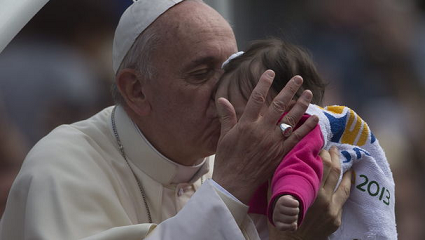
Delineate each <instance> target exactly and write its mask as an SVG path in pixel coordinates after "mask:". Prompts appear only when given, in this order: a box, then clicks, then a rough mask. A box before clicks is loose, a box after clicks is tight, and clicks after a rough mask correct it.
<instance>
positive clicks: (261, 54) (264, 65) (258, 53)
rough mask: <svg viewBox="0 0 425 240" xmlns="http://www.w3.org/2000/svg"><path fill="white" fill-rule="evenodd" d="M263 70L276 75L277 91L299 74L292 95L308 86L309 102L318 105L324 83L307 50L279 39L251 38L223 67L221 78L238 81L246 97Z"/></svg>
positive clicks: (275, 85) (274, 86)
mask: <svg viewBox="0 0 425 240" xmlns="http://www.w3.org/2000/svg"><path fill="white" fill-rule="evenodd" d="M267 69H271V70H273V71H274V72H275V74H276V75H275V78H274V81H273V84H272V89H273V90H274V91H275V92H276V93H279V92H280V91H281V90H282V88H283V87H284V86H285V85H286V83H287V82H288V81H289V80H290V79H291V78H292V77H293V76H295V75H300V76H301V77H302V78H303V79H304V82H303V85H302V87H301V88H300V89H299V90H298V92H297V94H296V95H295V97H296V98H298V97H299V96H300V94H301V93H302V92H303V91H304V90H307V89H309V90H311V91H312V93H313V99H312V103H314V104H317V105H321V103H322V100H323V95H324V91H325V86H326V84H325V83H324V82H323V80H322V78H321V77H320V76H319V74H318V72H317V70H316V67H315V65H314V63H313V61H312V59H311V57H310V55H309V53H308V52H307V51H306V50H304V49H302V48H301V47H298V46H296V45H294V44H292V43H289V42H287V41H283V40H280V39H276V38H271V39H266V40H257V41H254V42H253V43H252V44H251V45H250V47H249V48H248V49H247V50H246V52H245V53H244V54H242V55H240V56H239V57H236V58H234V59H232V60H231V61H230V62H229V63H227V64H226V65H225V66H224V74H223V76H222V78H223V77H231V78H232V81H238V85H239V88H240V90H241V92H242V94H243V95H244V97H245V98H246V100H247V99H248V97H249V95H250V92H251V91H252V90H253V89H254V87H255V86H256V84H257V82H258V80H259V78H260V76H261V74H262V73H263V72H264V71H265V70H267ZM246 80H248V82H246ZM243 81H245V82H243ZM247 88H248V91H247Z"/></svg>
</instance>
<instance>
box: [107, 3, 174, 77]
mask: <svg viewBox="0 0 425 240" xmlns="http://www.w3.org/2000/svg"><path fill="white" fill-rule="evenodd" d="M181 1H182V0H139V1H137V2H134V3H133V4H132V5H131V6H130V7H128V8H127V10H125V12H124V13H123V15H122V16H121V19H120V21H119V23H118V26H117V29H116V30H115V37H114V43H113V49H112V65H113V69H114V72H115V73H117V71H118V68H119V67H120V65H121V62H122V60H123V59H124V57H125V55H127V52H128V50H130V48H131V46H132V45H133V43H134V41H135V40H136V38H137V37H138V36H139V35H140V34H141V33H142V32H143V31H144V30H145V29H146V28H148V27H149V26H150V25H151V24H152V23H153V22H154V21H155V20H156V19H157V18H158V17H159V16H161V15H162V14H163V13H164V12H166V11H167V10H168V9H170V8H171V7H173V6H174V5H176V4H177V3H179V2H181Z"/></svg>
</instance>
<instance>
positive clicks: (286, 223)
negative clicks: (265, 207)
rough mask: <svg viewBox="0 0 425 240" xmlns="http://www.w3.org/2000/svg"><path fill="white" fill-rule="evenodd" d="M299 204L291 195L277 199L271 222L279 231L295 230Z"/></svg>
mask: <svg viewBox="0 0 425 240" xmlns="http://www.w3.org/2000/svg"><path fill="white" fill-rule="evenodd" d="M299 213H300V209H299V202H298V200H296V199H295V198H294V197H293V196H291V195H283V196H281V197H279V199H278V200H277V201H276V204H275V206H274V209H273V222H274V224H275V226H276V228H277V229H278V230H280V231H295V230H297V228H298V226H297V221H298V214H299Z"/></svg>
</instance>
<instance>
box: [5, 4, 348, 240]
mask: <svg viewBox="0 0 425 240" xmlns="http://www.w3.org/2000/svg"><path fill="white" fill-rule="evenodd" d="M113 51H114V52H113V56H114V70H115V72H116V92H115V95H117V98H118V101H119V104H118V105H117V106H115V107H110V108H107V109H105V110H103V111H101V112H100V113H98V114H96V115H95V116H93V117H92V118H90V119H88V120H85V121H82V122H78V123H75V124H71V125H64V126H60V127H58V128H57V129H55V130H54V131H52V132H51V133H50V134H49V135H48V136H46V137H45V138H44V139H42V140H41V141H40V142H39V143H38V144H37V145H36V146H35V147H34V148H33V149H32V151H31V152H30V153H29V154H28V156H27V158H26V160H25V162H24V164H23V166H22V169H21V172H20V173H19V175H18V177H17V179H16V181H15V183H14V185H13V187H12V190H11V193H10V198H9V200H8V203H7V207H6V211H5V214H4V216H3V219H2V222H1V226H0V238H1V239H144V238H146V239H260V238H268V237H269V231H268V229H267V225H266V222H265V220H264V218H263V219H261V217H258V216H249V215H248V213H247V210H248V209H247V206H246V204H247V203H248V201H249V199H250V197H251V196H252V194H253V192H254V191H255V190H256V188H257V187H258V186H259V185H260V184H261V183H263V182H265V181H267V179H269V178H270V177H271V175H272V173H273V171H274V169H275V168H276V166H277V164H278V163H279V161H280V160H281V158H282V156H284V155H285V154H286V153H287V152H288V151H289V150H290V149H291V148H292V147H293V146H294V145H295V144H296V143H297V142H298V140H299V139H300V138H301V137H303V136H304V135H305V134H307V133H308V132H309V131H310V130H311V129H312V128H313V127H314V126H315V125H316V124H317V118H316V117H311V118H310V119H309V120H308V121H307V122H306V123H305V124H303V125H302V126H301V127H300V128H299V129H297V130H296V131H295V132H294V133H293V134H292V135H291V136H290V137H288V138H284V137H283V135H282V133H281V131H280V129H279V128H278V127H277V126H276V122H277V121H278V119H279V117H280V116H281V114H282V113H283V112H284V111H285V110H287V106H288V105H289V102H290V101H291V99H292V97H293V95H294V93H295V92H296V91H297V89H298V88H299V87H300V85H301V83H302V79H301V78H299V77H298V78H294V79H293V80H291V81H290V82H289V84H288V85H287V86H286V87H285V89H284V90H282V92H281V93H280V94H279V95H278V96H277V97H276V98H275V100H274V104H272V105H271V107H270V108H269V109H268V111H267V113H266V114H265V115H260V114H259V112H260V109H261V108H264V107H265V105H264V99H265V96H266V95H267V91H268V88H269V87H270V85H271V82H272V80H273V77H274V73H273V72H272V71H266V72H265V73H264V74H263V76H262V77H261V79H260V81H259V84H258V86H257V87H256V89H255V90H254V92H253V94H252V96H251V98H250V100H249V103H248V105H247V107H246V110H245V112H244V114H243V116H242V117H241V118H240V120H239V122H237V121H236V116H235V112H234V109H233V107H232V105H231V104H230V103H229V102H228V101H227V100H226V99H218V100H217V102H215V101H214V88H215V85H216V82H217V80H218V78H219V77H220V74H221V64H222V62H223V61H225V60H226V59H227V58H228V57H229V56H230V55H231V54H233V53H234V52H236V51H237V47H236V41H235V37H234V34H233V31H232V29H231V28H230V26H229V24H228V23H227V22H226V21H225V20H224V19H223V18H222V17H221V16H220V15H219V14H218V13H217V12H215V11H214V10H213V9H211V8H210V7H208V6H207V5H205V4H204V3H202V2H200V1H194V0H186V1H179V0H156V1H152V0H145V1H142V0H141V1H137V2H135V3H134V4H133V5H132V6H130V8H129V9H127V11H126V12H125V13H124V14H123V16H122V18H121V20H120V23H119V25H118V27H117V30H116V34H115V40H114V49H113ZM311 97H312V96H311V92H309V91H306V92H304V93H303V95H302V96H301V97H300V98H299V100H298V101H297V103H296V104H295V105H294V106H293V107H292V108H291V110H290V111H289V113H288V115H286V117H285V118H284V119H283V122H286V123H288V124H292V125H294V124H295V123H296V122H298V120H299V118H300V117H301V115H302V114H303V113H304V111H305V110H306V108H307V105H308V103H309V102H310V99H311ZM217 109H218V110H217ZM220 122H221V128H220ZM220 129H221V132H220ZM214 153H216V157H215V162H214V159H213V158H212V157H208V156H210V155H211V154H214ZM332 155H333V156H332V158H331V157H330V156H329V154H327V155H326V153H324V154H323V157H324V161H325V160H326V161H325V162H326V163H329V164H330V163H331V161H333V162H334V163H335V162H338V157H337V156H335V153H333V154H332ZM334 165H335V164H334ZM336 165H337V164H336ZM213 167H214V173H213V172H212V168H213ZM326 169H328V170H327V171H325V173H329V174H326V175H329V177H326V176H325V179H328V180H327V182H330V184H326V185H324V187H323V189H327V191H322V192H321V194H319V195H320V200H318V202H319V203H318V204H319V207H317V208H312V209H313V210H312V215H311V216H310V217H307V218H306V220H305V224H304V225H305V226H304V231H303V232H300V233H294V234H298V235H297V237H300V236H302V237H304V238H305V239H307V238H308V236H314V237H318V236H319V235H315V234H317V233H320V234H322V235H323V234H329V233H330V232H327V230H328V229H332V227H333V225H334V224H333V223H332V222H331V223H329V224H327V221H338V220H339V219H340V209H341V206H342V204H343V203H344V202H345V200H346V196H345V195H344V194H341V191H337V192H336V193H335V194H334V193H333V188H334V187H335V184H336V181H337V179H338V176H339V170H338V169H336V171H329V169H330V168H326ZM335 173H337V174H335ZM342 186H343V187H344V188H343V190H346V189H347V188H348V189H349V186H350V180H349V177H345V178H344V180H343V182H342ZM342 192H344V193H345V191H342ZM189 199H190V200H189ZM320 204H321V205H320ZM325 205H326V206H328V208H327V209H330V210H329V211H325V210H323V212H320V211H319V212H316V213H315V211H316V210H318V209H320V208H321V207H322V206H325ZM323 213H325V214H323ZM326 214H331V215H332V214H333V215H334V217H333V218H328V217H327V216H328V215H326ZM320 217H322V218H320ZM329 226H331V227H329ZM302 230H303V229H300V231H302ZM333 230H335V229H333ZM305 234H307V235H305ZM308 234H310V235H308ZM277 235H279V234H277ZM279 237H284V236H279ZM287 237H291V236H287Z"/></svg>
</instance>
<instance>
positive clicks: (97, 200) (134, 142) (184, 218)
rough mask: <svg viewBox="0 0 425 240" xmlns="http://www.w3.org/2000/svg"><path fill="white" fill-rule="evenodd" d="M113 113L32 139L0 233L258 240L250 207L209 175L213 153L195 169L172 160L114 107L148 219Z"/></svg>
mask: <svg viewBox="0 0 425 240" xmlns="http://www.w3.org/2000/svg"><path fill="white" fill-rule="evenodd" d="M111 112H112V107H110V108H106V109H105V110H103V111H101V112H100V113H98V114H96V115H95V116H93V117H92V118H90V119H88V120H85V121H81V122H78V123H75V124H72V125H62V126H60V127H58V128H56V129H55V130H53V131H52V132H51V133H50V134H49V135H47V136H46V137H45V138H43V139H42V140H40V142H38V143H37V144H36V145H35V147H34V148H33V149H32V150H31V151H30V153H29V154H28V156H27V158H26V159H25V161H24V164H23V166H22V169H21V171H20V173H19V175H18V177H17V178H16V180H15V182H14V184H13V186H12V188H11V192H10V195H9V199H8V202H7V206H6V210H5V213H4V215H3V218H2V220H1V223H0V239H2V240H20V239H52V240H58V239H63V240H65V239H102V240H106V239H108V240H113V239H116V240H118V239H120V240H121V239H125V240H131V239H135V240H136V239H137V240H140V239H144V238H146V239H217V240H218V239H232V240H237V239H259V236H258V233H257V230H256V226H255V224H254V223H253V221H252V219H251V218H250V217H249V216H248V214H247V210H248V207H247V206H246V205H244V204H242V203H240V202H238V201H235V200H234V199H232V198H231V197H229V196H228V195H226V194H224V193H223V191H221V190H219V189H218V188H217V187H216V185H215V183H214V182H213V181H212V180H206V179H208V178H210V177H211V175H212V166H213V158H209V159H208V158H207V159H206V160H205V164H203V165H199V166H194V167H187V166H186V167H185V166H181V165H178V164H176V163H174V162H172V161H170V160H169V159H167V158H166V157H164V156H163V155H161V154H160V153H159V152H157V151H156V150H155V149H154V148H153V147H152V146H151V145H150V144H149V142H148V141H147V140H146V139H145V138H144V137H143V135H142V134H141V133H140V132H139V130H138V128H137V127H136V126H135V124H133V122H132V121H131V120H130V118H129V117H128V116H127V114H126V113H125V111H124V110H123V108H121V107H117V109H116V114H115V121H116V127H117V131H118V134H119V137H120V139H121V142H122V145H123V147H124V150H125V153H126V155H127V158H128V160H129V163H130V165H131V166H132V169H133V170H134V172H135V176H136V177H137V178H138V179H139V181H140V182H141V185H142V187H143V189H144V191H145V193H146V196H147V203H148V206H149V210H150V212H151V215H152V220H153V222H154V224H149V223H148V222H149V221H148V216H147V210H146V207H145V204H144V201H143V198H142V193H141V191H140V188H139V186H138V184H137V181H136V178H135V176H134V175H133V173H132V172H131V170H130V168H129V166H128V165H127V163H126V162H125V160H124V158H123V157H122V155H121V154H120V151H119V148H118V144H117V141H116V138H115V136H114V133H113V130H112V122H111ZM201 176H202V179H203V180H204V181H205V182H204V184H202V186H201ZM189 198H190V200H189ZM177 213H178V214H177ZM176 214H177V215H176ZM263 226H264V225H263ZM257 227H258V226H257ZM262 228H263V229H264V227H262Z"/></svg>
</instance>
